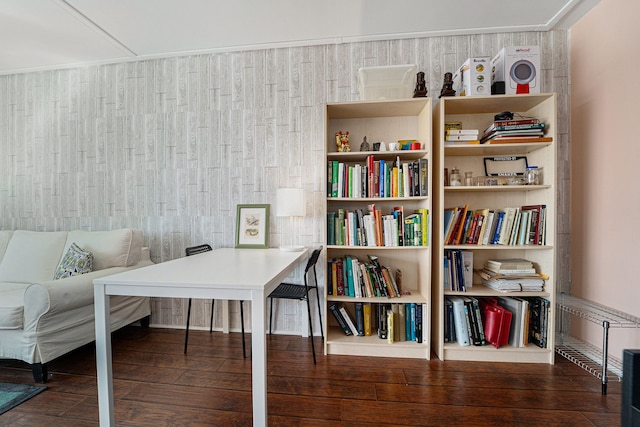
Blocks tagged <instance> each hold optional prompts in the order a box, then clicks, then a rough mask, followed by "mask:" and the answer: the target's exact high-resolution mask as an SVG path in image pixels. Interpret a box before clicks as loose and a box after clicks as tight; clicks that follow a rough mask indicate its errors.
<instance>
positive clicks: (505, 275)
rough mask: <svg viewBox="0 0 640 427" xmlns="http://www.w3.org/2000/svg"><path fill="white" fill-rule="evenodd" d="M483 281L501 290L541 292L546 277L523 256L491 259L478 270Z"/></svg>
mask: <svg viewBox="0 0 640 427" xmlns="http://www.w3.org/2000/svg"><path fill="white" fill-rule="evenodd" d="M477 273H478V275H479V276H480V277H482V283H483V284H484V285H485V286H486V287H488V288H491V289H495V290H497V291H501V292H514V291H515V292H541V291H542V290H543V289H544V279H543V278H542V276H540V275H539V274H538V273H537V272H536V269H535V267H534V265H533V263H532V262H531V261H529V260H526V259H522V258H511V259H489V260H487V262H486V263H485V265H484V268H483V269H482V270H480V271H478V272H477Z"/></svg>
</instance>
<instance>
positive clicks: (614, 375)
mask: <svg viewBox="0 0 640 427" xmlns="http://www.w3.org/2000/svg"><path fill="white" fill-rule="evenodd" d="M556 353H558V354H559V355H561V356H563V357H564V358H565V359H567V360H569V361H570V362H572V363H574V364H576V365H578V366H579V367H581V368H582V369H584V370H585V371H587V372H589V373H590V374H591V375H594V376H596V377H597V378H598V379H600V380H601V379H602V349H600V348H598V347H596V346H595V345H593V344H589V343H587V342H584V341H580V340H578V339H576V338H573V337H570V336H567V335H559V336H558V337H557V338H556ZM607 379H608V380H610V381H622V362H621V361H620V360H619V359H616V358H615V357H613V356H610V355H608V357H607Z"/></svg>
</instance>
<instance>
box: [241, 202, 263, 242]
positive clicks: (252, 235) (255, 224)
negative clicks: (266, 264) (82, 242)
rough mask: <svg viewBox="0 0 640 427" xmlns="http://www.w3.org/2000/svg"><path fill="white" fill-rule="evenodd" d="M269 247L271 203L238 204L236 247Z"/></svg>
mask: <svg viewBox="0 0 640 427" xmlns="http://www.w3.org/2000/svg"><path fill="white" fill-rule="evenodd" d="M268 247H269V205H268V204H267V205H237V210H236V248H250V249H267V248H268Z"/></svg>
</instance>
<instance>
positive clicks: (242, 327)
mask: <svg viewBox="0 0 640 427" xmlns="http://www.w3.org/2000/svg"><path fill="white" fill-rule="evenodd" d="M243 307H244V301H242V300H240V328H241V329H242V356H243V357H244V358H245V359H246V358H247V347H246V344H245V343H244V308H243Z"/></svg>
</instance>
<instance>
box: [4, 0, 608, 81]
mask: <svg viewBox="0 0 640 427" xmlns="http://www.w3.org/2000/svg"><path fill="white" fill-rule="evenodd" d="M598 2H599V0H535V1H533V0H449V1H436V0H0V74H15V73H22V72H28V71H37V70H43V69H55V68H67V67H77V66H85V65H93V64H101V63H113V62H120V61H131V60H139V59H150V58H159V57H166V56H176V55H185V54H193V53H206V52H223V51H237V50H244V49H256V48H271V47H285V46H295V45H312V44H325V43H340V42H350V41H361V40H377V39H396V38H405V37H430V36H439V35H458V34H481V33H493V32H511V31H546V30H550V29H569V28H570V27H571V25H573V24H574V23H575V22H577V20H579V19H580V18H581V17H582V16H583V15H584V14H585V13H586V12H588V11H589V10H590V9H591V8H592V7H593V6H594V5H596V4H597V3H598Z"/></svg>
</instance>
